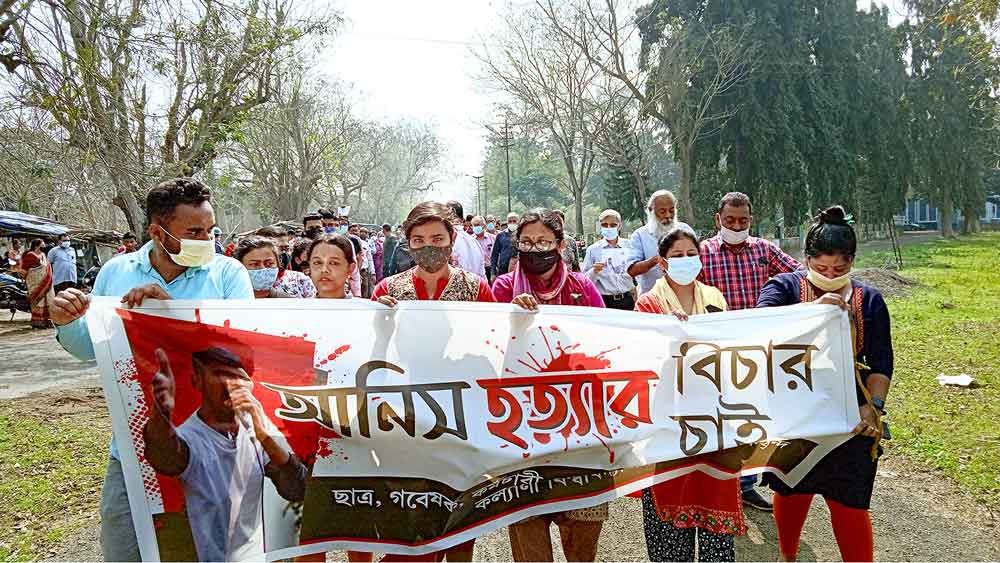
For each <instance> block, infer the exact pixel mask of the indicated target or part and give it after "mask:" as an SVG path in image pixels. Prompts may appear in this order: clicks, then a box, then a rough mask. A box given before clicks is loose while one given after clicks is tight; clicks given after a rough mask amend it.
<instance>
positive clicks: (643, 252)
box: [628, 190, 691, 295]
mask: <svg viewBox="0 0 1000 563" xmlns="http://www.w3.org/2000/svg"><path fill="white" fill-rule="evenodd" d="M676 211H677V198H676V197H674V194H673V193H672V192H670V191H669V190H658V191H656V192H653V194H652V195H650V196H649V201H648V202H647V203H646V224H645V225H643V226H642V227H640V228H638V229H636V230H635V232H633V233H632V238H631V239H630V240H629V253H628V275H630V276H632V277H633V278H636V279H637V280H638V281H639V295H642V294H643V293H646V292H647V291H649V290H650V289H652V288H653V285H655V284H656V280H658V279H660V278H661V277H663V271H662V269H661V268H660V262H659V260H660V255H659V252H658V249H659V244H660V239H661V238H663V236H664V235H666V234H667V233H668V232H670V230H671V229H673V228H674V227H678V226H684V227H688V228H689V229H690V228H691V227H690V226H688V225H687V223H683V222H681V221H674V215H675V213H676Z"/></svg>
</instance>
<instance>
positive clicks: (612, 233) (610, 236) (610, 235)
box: [601, 227, 618, 240]
mask: <svg viewBox="0 0 1000 563" xmlns="http://www.w3.org/2000/svg"><path fill="white" fill-rule="evenodd" d="M601 236H602V237H604V240H615V239H617V238H618V227H601Z"/></svg>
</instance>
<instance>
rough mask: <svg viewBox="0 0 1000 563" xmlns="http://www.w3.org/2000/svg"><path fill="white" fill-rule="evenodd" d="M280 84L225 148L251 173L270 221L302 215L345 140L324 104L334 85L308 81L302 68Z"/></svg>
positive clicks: (283, 76) (290, 71)
mask: <svg viewBox="0 0 1000 563" xmlns="http://www.w3.org/2000/svg"><path fill="white" fill-rule="evenodd" d="M278 82H279V85H278V88H277V92H276V93H275V99H274V100H273V101H272V103H270V104H267V105H266V106H262V107H261V108H258V110H255V111H254V112H253V113H252V114H251V116H250V118H249V119H248V121H247V123H246V125H245V126H244V127H243V128H242V131H241V134H240V135H239V136H238V139H237V140H238V142H237V143H235V144H234V145H233V147H232V150H231V151H229V154H231V155H232V157H233V158H234V160H236V162H238V163H239V166H240V168H241V169H243V170H245V171H246V172H248V173H249V174H250V176H251V178H252V184H253V187H254V191H255V193H257V194H259V195H258V197H259V199H260V203H261V210H262V212H263V213H264V214H265V217H263V218H264V219H265V220H266V221H269V222H272V221H277V220H281V219H294V218H298V217H301V216H302V214H303V213H304V212H305V211H306V209H307V208H308V207H309V205H310V204H311V203H312V201H313V200H314V199H315V198H316V196H317V186H318V185H319V183H320V182H321V181H322V180H323V179H324V178H325V177H327V175H328V174H330V173H331V172H332V171H333V170H334V169H335V168H336V167H337V166H338V164H339V158H338V155H339V153H340V151H341V147H342V145H343V144H344V143H345V139H342V138H341V137H340V136H339V133H338V131H336V130H335V128H334V121H335V119H336V116H334V115H333V114H332V112H331V110H330V106H331V104H329V103H328V102H327V99H329V98H330V97H331V90H333V91H334V92H336V88H335V87H333V85H330V84H326V83H322V82H320V83H316V84H313V85H310V84H309V83H308V82H307V81H306V77H305V76H304V75H303V72H302V70H301V68H295V69H291V70H289V71H288V72H286V73H284V74H283V75H282V76H281V77H280V79H279V80H278ZM336 96H337V94H336V93H334V94H333V97H336Z"/></svg>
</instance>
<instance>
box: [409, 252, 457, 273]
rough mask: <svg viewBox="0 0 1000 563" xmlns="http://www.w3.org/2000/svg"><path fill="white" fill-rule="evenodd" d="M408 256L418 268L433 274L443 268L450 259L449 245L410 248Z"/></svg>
mask: <svg viewBox="0 0 1000 563" xmlns="http://www.w3.org/2000/svg"><path fill="white" fill-rule="evenodd" d="M410 256H412V257H413V261H414V262H416V263H417V266H420V269H421V270H423V271H425V272H427V273H430V274H433V273H435V272H438V271H440V270H441V268H444V267H445V266H446V265H447V264H448V262H449V261H450V260H451V246H421V247H420V248H411V249H410Z"/></svg>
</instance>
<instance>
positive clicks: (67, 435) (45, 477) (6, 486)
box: [0, 401, 108, 561]
mask: <svg viewBox="0 0 1000 563" xmlns="http://www.w3.org/2000/svg"><path fill="white" fill-rule="evenodd" d="M22 407H23V405H22ZM92 418H93V417H90V416H86V417H81V416H75V417H72V418H61V419H54V420H53V419H47V418H39V417H35V416H31V415H27V414H25V413H24V412H23V410H20V409H19V410H15V408H14V406H13V404H12V403H11V402H8V401H3V402H0V452H2V455H0V476H2V478H0V507H3V508H2V509H0V561H28V560H35V559H45V558H47V557H50V552H49V550H50V549H51V548H53V547H54V546H56V545H58V544H59V543H60V542H62V541H64V539H65V538H66V536H67V535H68V534H70V533H72V532H74V531H76V530H77V529H79V528H80V527H82V526H83V525H86V524H89V525H94V524H96V523H97V522H98V516H97V512H98V511H97V508H98V501H99V497H100V488H101V483H102V481H103V478H104V466H105V464H106V463H107V457H108V442H107V440H108V436H107V431H106V430H105V429H95V428H93V426H91V425H88V424H87V420H88V419H92Z"/></svg>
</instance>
